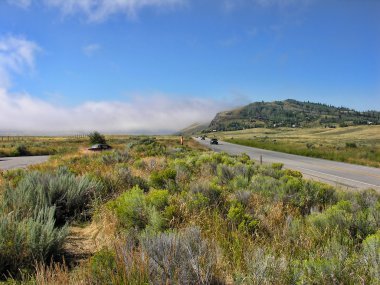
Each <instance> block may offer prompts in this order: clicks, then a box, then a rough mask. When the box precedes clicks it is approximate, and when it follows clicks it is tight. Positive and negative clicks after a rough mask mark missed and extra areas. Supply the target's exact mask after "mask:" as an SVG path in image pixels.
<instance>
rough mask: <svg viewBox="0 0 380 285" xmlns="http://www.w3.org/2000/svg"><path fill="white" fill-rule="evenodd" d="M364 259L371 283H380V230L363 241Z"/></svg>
mask: <svg viewBox="0 0 380 285" xmlns="http://www.w3.org/2000/svg"><path fill="white" fill-rule="evenodd" d="M362 261H363V263H364V264H365V266H366V268H367V269H368V275H369V278H370V282H371V283H370V284H379V283H380V231H379V232H378V233H377V234H374V235H371V236H368V237H367V238H366V239H365V240H364V241H363V257H362Z"/></svg>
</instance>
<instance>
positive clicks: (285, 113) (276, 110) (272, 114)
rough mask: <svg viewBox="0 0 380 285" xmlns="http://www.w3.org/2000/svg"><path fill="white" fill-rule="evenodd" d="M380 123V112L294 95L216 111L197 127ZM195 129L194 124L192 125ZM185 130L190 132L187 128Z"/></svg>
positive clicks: (325, 125)
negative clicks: (296, 97)
mask: <svg viewBox="0 0 380 285" xmlns="http://www.w3.org/2000/svg"><path fill="white" fill-rule="evenodd" d="M368 124H373V125H376V124H380V112H378V111H365V112H360V111H356V110H353V109H349V108H345V107H334V106H331V105H326V104H321V103H311V102H300V101H296V100H293V99H288V100H285V101H274V102H255V103H251V104H249V105H246V106H244V107H240V108H237V109H234V110H229V111H223V112H220V113H218V114H216V116H215V118H214V119H213V120H212V121H211V123H210V125H209V126H208V127H206V128H204V129H202V130H201V128H199V127H198V128H197V131H200V130H201V131H203V132H208V131H212V130H216V131H236V130H242V129H251V128H260V127H268V128H276V127H320V126H323V127H331V128H334V127H337V126H340V127H345V126H354V125H368ZM190 129H191V130H192V131H193V130H194V129H193V128H190ZM181 133H182V134H190V133H188V132H187V131H186V129H184V130H183V131H182V132H181Z"/></svg>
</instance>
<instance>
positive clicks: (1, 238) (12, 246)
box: [0, 207, 67, 275]
mask: <svg viewBox="0 0 380 285" xmlns="http://www.w3.org/2000/svg"><path fill="white" fill-rule="evenodd" d="M54 212H55V207H50V208H46V207H44V208H35V209H34V210H33V213H32V215H31V216H30V217H20V216H19V215H16V214H15V213H13V212H11V213H8V214H5V213H2V214H0V272H1V273H2V274H11V275H17V274H19V273H20V270H21V269H24V268H25V269H31V268H32V266H33V265H34V262H37V261H42V262H45V261H49V259H50V258H52V257H54V256H56V255H57V254H58V253H60V252H61V250H62V245H63V242H64V239H65V237H66V235H67V227H62V228H57V227H55V219H54Z"/></svg>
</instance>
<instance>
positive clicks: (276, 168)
mask: <svg viewBox="0 0 380 285" xmlns="http://www.w3.org/2000/svg"><path fill="white" fill-rule="evenodd" d="M283 167H284V164H283V163H279V162H276V163H272V168H273V169H275V170H281V169H282V168H283Z"/></svg>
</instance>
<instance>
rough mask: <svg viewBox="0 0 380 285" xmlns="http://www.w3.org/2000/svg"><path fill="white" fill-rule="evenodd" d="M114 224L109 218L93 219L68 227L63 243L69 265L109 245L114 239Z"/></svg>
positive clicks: (73, 264) (83, 259) (77, 262)
mask: <svg viewBox="0 0 380 285" xmlns="http://www.w3.org/2000/svg"><path fill="white" fill-rule="evenodd" d="M114 230H115V224H114V223H113V222H112V221H110V220H109V219H104V218H103V219H102V220H101V221H98V222H95V221H93V222H92V223H91V224H89V225H87V226H84V227H80V226H71V227H69V235H68V237H67V238H66V241H65V244H64V251H65V253H66V254H65V260H66V262H67V264H68V265H69V266H75V265H76V264H79V263H81V262H82V261H85V260H86V259H88V258H89V257H90V256H92V255H93V254H94V253H96V252H97V251H99V250H100V249H102V248H103V247H109V246H111V245H112V243H113V240H114V238H113V237H114Z"/></svg>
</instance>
